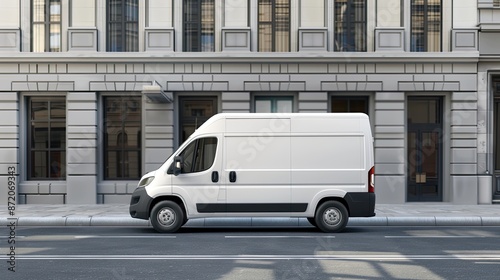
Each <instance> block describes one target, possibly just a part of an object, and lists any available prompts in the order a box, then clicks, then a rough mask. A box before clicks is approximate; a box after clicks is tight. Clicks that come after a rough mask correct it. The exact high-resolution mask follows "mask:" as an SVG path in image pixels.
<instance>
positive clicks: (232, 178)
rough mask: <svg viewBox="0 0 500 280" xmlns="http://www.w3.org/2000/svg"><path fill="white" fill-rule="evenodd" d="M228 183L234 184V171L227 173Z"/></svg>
mask: <svg viewBox="0 0 500 280" xmlns="http://www.w3.org/2000/svg"><path fill="white" fill-rule="evenodd" d="M229 182H231V183H234V182H236V172H235V171H231V172H229Z"/></svg>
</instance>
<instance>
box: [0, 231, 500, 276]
mask: <svg viewBox="0 0 500 280" xmlns="http://www.w3.org/2000/svg"><path fill="white" fill-rule="evenodd" d="M9 235H10V234H9V232H8V231H7V230H5V231H4V230H2V231H0V244H1V245H0V248H1V249H0V250H1V255H0V263H1V264H0V279H339V278H342V279H499V278H500V227H477V228H474V227H468V228H465V227H349V228H347V230H346V231H345V232H343V233H337V234H325V233H322V232H319V231H317V230H315V229H313V228H302V229H297V228H289V229H282V228H280V229H276V228H275V229H251V230H250V229H247V230H245V229H206V228H204V229H194V228H188V229H182V231H181V232H179V233H176V234H159V233H156V232H155V231H154V230H153V229H151V228H142V227H136V228H119V227H102V228H101V227H61V228H55V227H51V228H33V227H32V228H17V229H16V230H15V242H16V243H15V246H16V248H15V250H14V251H15V256H16V257H15V270H16V272H11V271H9V270H8V269H9V267H12V266H11V264H9V259H11V258H10V256H8V254H10V253H11V250H10V248H9V246H10V245H11V244H9V243H8V242H9V240H12V238H11V239H9Z"/></svg>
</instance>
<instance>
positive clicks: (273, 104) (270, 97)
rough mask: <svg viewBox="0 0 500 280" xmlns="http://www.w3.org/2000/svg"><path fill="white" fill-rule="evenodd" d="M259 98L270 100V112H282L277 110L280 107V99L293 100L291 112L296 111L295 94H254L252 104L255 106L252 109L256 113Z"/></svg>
mask: <svg viewBox="0 0 500 280" xmlns="http://www.w3.org/2000/svg"><path fill="white" fill-rule="evenodd" d="M259 100H268V101H270V102H271V112H269V113H280V112H277V111H276V110H277V108H278V106H277V105H278V104H277V103H278V101H280V100H287V101H291V103H292V108H291V113H293V112H295V104H294V103H295V96H293V95H257V96H254V97H253V102H252V105H253V108H252V111H253V112H254V113H256V107H257V106H256V102H257V101H259Z"/></svg>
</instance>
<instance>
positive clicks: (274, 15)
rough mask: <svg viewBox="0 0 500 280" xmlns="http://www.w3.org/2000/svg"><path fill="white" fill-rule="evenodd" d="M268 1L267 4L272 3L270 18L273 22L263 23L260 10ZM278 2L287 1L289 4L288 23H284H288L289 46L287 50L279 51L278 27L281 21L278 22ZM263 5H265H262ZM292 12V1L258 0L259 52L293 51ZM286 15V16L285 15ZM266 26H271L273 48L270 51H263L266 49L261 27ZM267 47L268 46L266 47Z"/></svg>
mask: <svg viewBox="0 0 500 280" xmlns="http://www.w3.org/2000/svg"><path fill="white" fill-rule="evenodd" d="M264 1H266V2H270V3H271V15H270V18H271V20H270V21H261V19H260V18H261V17H260V10H261V4H262V3H263V2H264ZM277 1H286V2H288V13H287V14H286V15H287V16H288V17H287V21H284V23H286V26H287V29H288V30H287V32H288V33H287V37H288V39H287V44H286V45H284V46H283V47H284V48H286V49H278V47H277V43H276V42H277V39H278V38H277V32H278V31H277V29H278V28H277V26H278V25H279V23H280V22H279V21H277V18H279V17H278V14H277V11H276V10H277V3H276V2H277ZM262 5H263V4H262ZM291 10H292V1H291V0H258V1H257V51H258V52H290V51H291V36H292V31H291V29H292V25H291V22H292V19H291ZM284 15H285V14H284ZM265 25H270V26H271V28H270V29H271V34H270V36H271V46H270V50H263V49H265V48H264V46H263V45H261V44H262V39H261V32H262V31H261V26H265ZM266 47H267V46H266Z"/></svg>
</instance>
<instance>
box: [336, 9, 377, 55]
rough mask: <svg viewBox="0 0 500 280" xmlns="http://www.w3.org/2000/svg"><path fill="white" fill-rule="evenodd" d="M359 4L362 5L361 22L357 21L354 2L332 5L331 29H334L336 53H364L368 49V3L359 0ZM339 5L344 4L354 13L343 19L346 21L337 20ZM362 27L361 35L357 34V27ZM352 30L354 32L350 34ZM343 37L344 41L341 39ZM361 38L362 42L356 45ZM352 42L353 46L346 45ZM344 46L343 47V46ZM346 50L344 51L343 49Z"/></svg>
mask: <svg viewBox="0 0 500 280" xmlns="http://www.w3.org/2000/svg"><path fill="white" fill-rule="evenodd" d="M359 1H360V2H359V3H363V14H362V19H361V21H358V20H357V14H356V13H355V12H356V11H357V9H356V4H357V3H358V2H356V0H343V1H342V2H340V1H339V0H336V1H335V3H334V5H333V14H334V20H333V28H334V36H333V37H334V39H333V40H334V44H333V45H334V50H335V51H336V52H366V51H367V49H368V36H367V34H368V33H367V32H368V1H366V0H359ZM341 3H345V4H346V5H347V9H350V10H352V11H354V13H349V14H348V16H347V17H345V19H347V20H342V21H341V20H339V16H338V13H337V8H338V6H340V5H342V4H341ZM358 25H360V26H362V27H363V28H362V31H361V33H362V34H358V32H356V31H357V28H356V27H357V26H358ZM351 29H353V30H354V31H355V32H350V30H351ZM344 36H345V40H342V38H343V37H344ZM360 36H361V38H362V42H360V44H358V40H357V39H359V37H360ZM350 41H352V42H353V43H354V45H350V44H348V42H350ZM344 45H345V46H344ZM344 48H346V49H344Z"/></svg>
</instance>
